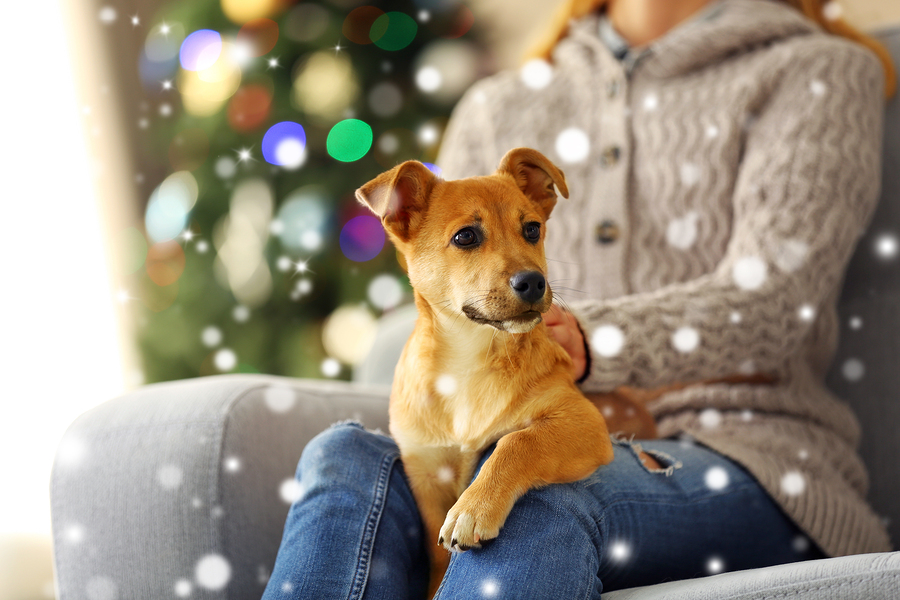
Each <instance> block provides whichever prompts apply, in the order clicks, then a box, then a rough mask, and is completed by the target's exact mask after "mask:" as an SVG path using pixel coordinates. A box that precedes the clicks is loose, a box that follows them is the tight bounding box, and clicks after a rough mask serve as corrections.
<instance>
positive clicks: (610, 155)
mask: <svg viewBox="0 0 900 600" xmlns="http://www.w3.org/2000/svg"><path fill="white" fill-rule="evenodd" d="M621 155H622V150H621V149H620V148H619V147H618V146H607V147H606V148H604V150H603V154H601V155H600V164H601V165H603V166H604V167H606V168H609V167H613V166H615V165H616V164H617V163H618V162H619V157H620V156H621Z"/></svg>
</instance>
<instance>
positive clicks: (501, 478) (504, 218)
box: [356, 148, 613, 595]
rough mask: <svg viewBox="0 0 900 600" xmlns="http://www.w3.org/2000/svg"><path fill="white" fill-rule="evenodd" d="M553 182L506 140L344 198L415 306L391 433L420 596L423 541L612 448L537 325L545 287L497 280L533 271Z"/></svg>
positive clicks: (555, 177)
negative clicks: (490, 158) (482, 164)
mask: <svg viewBox="0 0 900 600" xmlns="http://www.w3.org/2000/svg"><path fill="white" fill-rule="evenodd" d="M554 185H555V186H556V187H557V188H558V189H559V191H560V193H561V194H562V195H563V196H564V197H568V189H567V187H566V181H565V178H564V176H563V173H562V172H561V171H560V170H559V169H558V168H557V167H556V166H555V165H553V164H552V163H551V162H550V161H549V160H548V159H547V158H545V157H544V156H543V155H542V154H540V153H539V152H537V151H535V150H531V149H527V148H517V149H514V150H511V151H510V152H509V153H507V154H506V156H505V157H504V158H503V160H502V162H501V163H500V167H499V168H498V169H497V171H496V172H495V173H494V174H493V175H491V176H488V177H472V178H468V179H461V180H456V181H444V180H442V179H440V178H438V177H436V176H434V175H433V174H432V173H431V171H429V170H428V169H427V167H425V166H424V165H423V164H421V163H418V162H415V161H408V162H405V163H403V164H401V165H398V166H397V167H395V168H393V169H391V170H390V171H388V172H386V173H383V174H382V175H380V176H378V177H377V178H375V179H374V180H372V181H370V182H369V183H367V184H366V185H364V186H363V187H361V188H360V189H359V190H357V193H356V195H357V198H358V199H359V200H360V201H361V202H363V203H364V204H366V205H367V206H369V208H371V209H372V211H373V212H374V213H375V214H377V215H378V216H380V217H381V219H382V223H383V224H384V227H385V230H386V231H387V233H388V235H389V236H390V238H391V240H392V241H393V243H394V245H395V246H396V247H397V249H398V250H399V252H400V253H402V255H403V256H404V258H405V261H406V265H407V269H408V274H409V279H410V282H411V283H412V286H413V288H414V292H415V302H416V306H417V308H418V312H419V316H418V320H417V321H416V326H415V330H414V332H413V334H412V336H411V337H410V339H409V341H408V342H407V344H406V347H405V349H404V351H403V355H402V357H401V359H400V363H399V365H398V366H397V370H396V374H395V378H394V387H393V390H392V392H391V400H390V431H391V435H392V436H393V438H394V440H395V441H396V443H397V445H398V446H399V448H400V452H401V457H402V461H403V466H404V468H405V470H406V474H407V477H408V478H409V481H410V484H411V487H412V490H413V493H414V495H415V498H416V502H417V504H418V507H419V510H420V512H421V514H422V518H423V521H424V524H425V528H426V531H427V536H428V540H430V541H429V543H428V544H427V545H428V546H429V548H430V551H431V559H432V560H431V567H432V569H431V577H430V580H431V583H430V589H429V594H430V595H431V594H433V593H434V592H435V591H436V589H437V586H438V585H439V583H440V581H441V579H442V577H443V575H444V572H445V570H446V567H447V564H448V563H449V554H448V553H447V552H446V551H444V550H443V549H441V548H439V547H438V546H435V545H434V542H438V544H440V545H442V546H443V547H444V548H446V549H447V550H455V551H465V550H467V549H469V548H477V547H480V546H481V543H482V542H483V541H486V540H490V539H492V538H494V537H496V536H497V535H498V533H499V531H500V528H501V527H502V526H503V523H504V522H505V521H506V517H507V515H508V514H509V512H510V510H511V509H512V507H513V504H514V503H515V501H516V500H517V499H518V498H519V497H520V496H522V495H523V494H524V493H525V492H526V491H528V490H529V489H530V488H533V487H537V486H541V485H545V484H548V483H561V482H571V481H576V480H579V479H582V478H584V477H586V476H588V475H589V474H591V473H592V472H593V471H594V470H595V469H597V467H599V466H600V465H604V464H607V463H609V462H610V461H611V460H612V457H613V452H612V445H611V442H610V438H609V435H608V433H607V427H606V423H605V422H604V419H603V417H602V416H601V415H600V412H599V411H598V410H597V408H595V407H594V406H593V405H592V404H591V402H589V401H588V400H587V399H586V398H585V396H584V395H583V394H581V392H580V391H579V390H578V388H577V387H576V386H575V383H574V382H573V381H572V375H571V370H572V366H571V359H570V358H569V356H568V355H567V354H566V352H565V351H564V350H563V349H562V347H561V346H559V344H557V343H556V342H554V341H553V340H552V339H551V338H550V336H549V335H548V332H547V328H546V327H545V325H544V324H543V323H542V322H541V321H542V319H541V313H544V312H546V311H547V310H549V309H550V306H551V302H552V299H553V294H552V291H551V290H550V286H549V284H547V283H546V280H545V279H544V284H543V285H545V286H546V289H545V291H544V293H543V295H542V296H541V297H540V298H536V299H535V298H528V299H523V297H521V294H517V292H516V290H515V289H513V283H511V281H510V280H511V278H513V277H514V276H515V275H516V274H519V273H524V272H530V273H539V274H540V275H541V276H542V277H543V278H546V273H547V265H546V260H545V258H544V234H545V227H544V224H545V223H546V221H547V219H548V218H549V217H550V212H551V211H552V210H553V207H554V205H555V204H556V200H557V197H556V192H555V190H554ZM535 225H537V231H538V233H539V237H538V238H537V239H529V237H528V236H531V237H532V238H533V237H534V234H535V227H534V226H535ZM526 230H527V231H526ZM460 232H462V233H461V235H462V237H461V238H460V237H457V234H458V233H460ZM473 238H474V239H475V242H474V243H472V244H469V245H468V246H465V245H459V244H457V243H455V241H454V240H456V241H462V242H466V241H471V240H472V239H473ZM532 283H533V284H534V282H532ZM494 442H497V447H496V449H495V451H494V453H493V455H492V456H491V457H490V458H489V459H488V460H487V461H486V462H485V464H484V466H483V468H482V469H481V472H480V473H479V475H478V477H477V478H476V479H475V481H473V482H472V483H471V485H469V482H470V480H471V478H472V475H473V473H474V470H475V467H476V464H477V462H478V460H479V457H480V455H481V453H482V452H483V451H484V450H485V449H486V448H487V447H489V446H490V445H491V444H493V443H494Z"/></svg>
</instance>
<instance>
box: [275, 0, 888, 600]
mask: <svg viewBox="0 0 900 600" xmlns="http://www.w3.org/2000/svg"><path fill="white" fill-rule="evenodd" d="M797 3H798V5H800V4H802V7H803V11H805V12H806V16H804V14H802V13H801V12H800V11H799V10H797V9H795V8H793V7H791V6H790V5H789V4H788V3H784V2H776V1H771V0H719V1H717V2H710V1H709V0H610V1H609V2H607V3H604V2H603V1H602V0H572V1H570V2H569V3H567V4H566V6H565V7H564V9H563V12H562V13H561V18H560V19H559V20H558V21H557V23H556V24H555V25H554V27H553V30H552V31H551V32H550V35H549V37H548V41H547V43H546V44H545V45H544V48H543V50H542V51H541V52H540V53H539V54H543V55H544V56H545V57H546V58H548V59H551V60H552V68H551V69H549V70H548V68H547V66H546V65H544V64H542V63H532V64H531V67H530V68H529V69H526V70H524V71H523V73H522V74H520V73H501V74H499V75H497V76H495V77H492V78H489V79H487V80H485V81H483V82H481V83H479V84H477V85H476V86H475V87H474V88H473V89H472V90H470V91H469V92H468V93H467V95H466V96H465V97H464V98H463V100H462V101H461V102H460V104H459V105H458V107H457V108H456V110H455V112H454V116H453V119H452V120H451V124H450V126H449V128H448V130H447V132H446V134H445V138H444V142H443V144H444V145H443V150H442V155H441V157H440V160H439V164H440V165H441V166H442V168H443V169H444V172H445V174H446V176H447V178H457V177H465V176H469V175H476V174H486V173H489V172H491V171H492V170H493V169H494V167H495V165H496V164H497V163H498V161H499V158H500V157H501V156H502V155H503V153H504V152H505V151H506V150H508V149H509V148H513V147H516V146H531V147H534V148H536V149H538V150H540V151H541V152H543V153H545V154H546V155H547V156H548V157H550V158H551V159H553V160H555V161H556V162H557V164H559V165H560V166H561V167H562V168H563V170H564V171H565V172H566V176H567V180H568V182H569V188H570V191H571V195H572V197H571V198H570V199H569V200H568V201H560V203H559V204H558V205H557V207H556V209H555V211H554V215H553V220H552V221H551V223H550V225H549V227H548V238H547V255H548V258H550V259H551V260H552V261H553V262H551V270H552V271H551V273H550V280H551V284H553V282H556V284H555V286H554V287H555V289H556V290H557V292H559V291H560V290H563V292H562V293H563V295H564V296H568V297H569V299H568V306H569V308H570V310H571V313H569V312H563V311H561V310H557V311H554V313H553V314H552V315H548V324H549V325H550V326H551V330H552V331H553V332H554V335H555V336H556V338H557V340H558V341H559V342H560V343H561V344H562V345H563V347H564V348H566V350H567V351H568V352H569V353H570V354H571V355H572V357H573V360H574V363H575V365H576V367H575V373H573V375H574V376H575V377H576V378H578V379H579V380H580V381H581V382H582V386H583V388H584V389H585V390H590V391H609V390H612V389H614V388H616V387H618V386H622V385H627V386H634V387H637V388H643V389H653V388H658V387H662V386H665V385H669V384H672V383H678V382H691V381H708V380H714V379H722V378H725V377H729V376H733V375H750V374H760V375H763V376H764V377H767V378H769V379H770V380H773V381H774V383H772V384H769V385H753V384H749V383H744V384H735V385H726V384H714V385H713V384H707V385H696V386H691V387H688V388H686V389H683V390H681V391H677V392H672V393H668V394H664V395H662V396H661V397H660V398H659V399H658V400H656V401H654V402H653V403H651V404H650V405H649V408H650V410H651V411H652V413H653V415H654V417H655V418H656V420H657V426H658V429H659V432H660V436H661V437H662V438H666V439H661V440H652V441H649V440H648V441H645V442H642V445H641V446H637V445H634V444H628V443H624V442H620V443H619V444H618V445H617V447H616V459H615V460H614V461H613V463H612V464H610V465H608V466H606V467H602V468H600V469H599V470H598V471H597V472H596V473H595V474H594V475H593V476H592V477H589V478H588V479H586V480H584V481H581V482H577V483H574V484H568V485H554V486H548V487H546V488H543V489H539V490H533V491H531V492H529V493H527V494H526V495H525V496H524V497H523V498H522V499H521V500H520V501H519V502H518V503H517V504H516V506H515V507H514V508H513V511H512V513H511V514H510V517H509V519H508V520H507V522H506V525H505V526H504V528H503V530H502V532H501V535H500V536H499V537H498V538H497V539H496V540H494V541H493V542H492V543H491V544H488V545H486V546H485V548H483V549H481V550H472V551H469V552H465V553H462V554H456V555H454V557H453V559H452V562H451V565H450V568H449V570H448V572H447V575H446V577H445V579H444V582H443V585H442V586H441V589H440V590H439V592H438V595H437V597H438V598H441V599H447V598H463V597H465V598H470V597H503V598H566V599H570V598H599V597H600V593H601V591H603V590H610V589H617V588H622V587H630V586H635V585H645V584H651V583H657V582H661V581H666V580H671V579H680V578H688V577H693V576H697V575H702V574H709V573H718V572H721V571H725V570H738V569H747V568H754V567H761V566H765V565H770V564H778V563H785V562H791V561H797V560H804V559H810V558H820V557H824V556H839V555H845V554H854V553H862V552H873V551H885V550H888V549H889V542H888V538H887V534H886V532H885V531H884V528H883V526H882V524H881V523H880V521H879V519H878V518H877V517H876V516H875V515H874V514H873V512H872V511H871V510H870V508H869V507H868V506H867V505H866V503H865V501H864V496H865V491H866V485H867V482H866V474H865V469H864V467H863V465H862V463H861V462H860V460H859V458H858V456H857V455H856V452H855V447H856V444H857V441H858V439H859V436H860V432H859V428H858V425H857V422H856V420H855V418H854V417H853V415H852V413H851V412H850V411H849V409H848V408H847V407H846V406H845V405H844V404H843V403H842V402H841V401H840V400H838V399H837V398H835V397H833V396H832V395H831V394H830V393H829V392H828V391H827V390H826V389H825V387H824V385H823V383H822V381H823V378H824V374H825V371H826V369H827V367H828V365H829V363H830V361H831V359H832V356H833V352H834V347H835V340H836V332H837V330H838V324H837V317H836V312H835V302H836V298H837V295H838V293H839V291H840V284H841V281H842V276H843V271H844V268H845V266H846V264H847V262H848V260H849V258H850V255H851V253H852V251H853V248H854V246H855V244H856V241H857V239H858V238H859V236H860V235H861V234H862V232H863V230H864V229H865V227H866V225H867V223H868V220H869V218H870V216H871V214H872V211H873V209H874V204H875V201H876V198H877V192H878V190H877V185H878V184H877V182H878V181H879V165H880V143H879V140H880V138H881V121H882V104H883V98H884V95H885V90H886V89H887V90H888V91H892V89H893V86H894V79H893V77H894V75H893V71H892V70H891V66H890V61H889V59H887V58H886V55H884V54H882V58H883V61H884V62H879V60H878V58H877V57H876V55H875V54H873V52H872V51H870V49H868V48H866V47H864V46H863V45H862V44H861V43H854V42H851V41H847V39H845V38H852V39H855V40H857V41H860V40H862V41H864V42H865V43H866V44H867V45H871V46H872V47H873V48H874V47H875V46H874V43H873V42H871V41H870V40H866V39H864V38H862V36H859V34H856V33H854V32H853V31H852V30H850V29H849V28H847V27H846V26H844V25H842V24H840V23H839V21H837V20H828V19H826V18H825V17H824V16H822V13H821V12H820V11H821V10H822V7H821V6H820V5H819V4H818V3H817V2H811V1H809V2H807V1H804V2H802V3H801V2H800V0H797ZM604 4H605V5H604ZM570 17H574V18H577V19H578V20H576V21H573V22H572V23H571V24H569V19H570ZM809 17H811V18H809ZM814 20H815V21H818V23H819V25H817V24H816V23H815V22H814ZM823 27H824V28H826V29H827V30H828V31H833V32H836V33H839V34H841V35H840V36H838V35H832V34H830V33H826V32H825V31H823V30H822V28H823ZM878 51H880V50H878ZM535 73H536V74H537V75H538V76H532V75H533V74H535ZM565 288H572V289H574V290H579V292H578V294H581V296H580V297H579V298H576V297H575V294H576V292H570V293H567V292H566V291H565ZM642 450H643V451H644V452H646V453H648V454H649V455H650V456H651V457H652V458H653V459H655V462H656V463H657V464H658V465H659V466H660V467H661V468H659V469H651V468H648V467H645V466H644V465H643V464H642V463H641V460H640V452H641V451H642ZM298 476H299V477H300V478H301V483H302V484H303V486H304V488H305V490H306V492H305V495H304V497H303V499H302V500H301V501H300V502H298V503H296V504H295V505H294V506H293V507H292V508H291V512H290V515H289V517H288V522H287V525H286V528H285V535H284V540H283V542H282V548H281V550H280V552H279V556H278V560H277V561H276V565H275V568H274V570H273V573H272V577H271V580H270V582H269V586H268V588H267V591H266V598H284V597H295V598H331V597H334V598H338V597H340V598H345V597H350V598H392V599H399V598H420V597H422V595H423V594H424V589H425V585H426V581H427V573H426V571H427V561H426V559H425V551H424V544H432V543H434V540H423V539H422V532H421V524H420V522H419V519H418V515H417V512H416V508H415V503H414V501H413V499H412V495H411V493H410V492H409V489H408V487H407V485H406V482H405V479H404V477H403V473H402V466H401V465H400V463H399V461H398V453H397V450H396V446H394V445H393V444H392V442H391V441H390V440H389V439H388V438H385V437H383V436H379V435H376V434H373V433H369V432H366V431H364V430H362V429H361V428H359V427H356V426H352V425H343V426H338V427H335V428H332V429H330V430H329V431H327V432H325V433H323V434H321V435H320V436H319V437H317V438H316V439H315V440H314V441H313V442H311V443H310V445H309V447H308V448H307V449H306V451H305V452H304V456H303V458H302V459H301V462H300V466H299V469H298Z"/></svg>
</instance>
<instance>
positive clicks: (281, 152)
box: [275, 137, 306, 171]
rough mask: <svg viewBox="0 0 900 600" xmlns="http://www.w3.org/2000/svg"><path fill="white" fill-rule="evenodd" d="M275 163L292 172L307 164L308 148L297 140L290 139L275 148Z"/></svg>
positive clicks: (284, 140)
mask: <svg viewBox="0 0 900 600" xmlns="http://www.w3.org/2000/svg"><path fill="white" fill-rule="evenodd" d="M275 162H276V163H277V164H279V165H280V166H282V167H284V168H285V169H287V170H289V171H292V170H294V169H297V168H299V167H300V166H302V165H303V163H305V162H306V146H304V145H303V142H301V141H300V140H299V139H297V138H292V137H288V138H285V139H283V140H282V141H281V142H279V144H278V145H277V146H275Z"/></svg>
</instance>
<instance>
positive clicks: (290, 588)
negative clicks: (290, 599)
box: [281, 581, 294, 594]
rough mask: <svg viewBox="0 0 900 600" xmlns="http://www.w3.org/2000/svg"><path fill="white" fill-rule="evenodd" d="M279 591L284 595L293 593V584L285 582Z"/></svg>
mask: <svg viewBox="0 0 900 600" xmlns="http://www.w3.org/2000/svg"><path fill="white" fill-rule="evenodd" d="M281 591H282V592H284V593H285V594H288V593H290V592H293V591H294V584H293V583H291V582H290V581H285V582H284V583H282V584H281Z"/></svg>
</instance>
